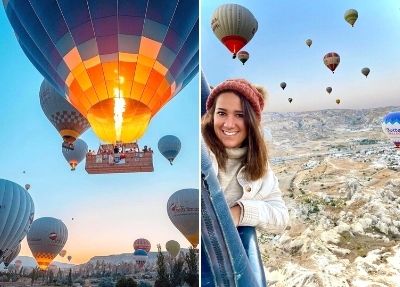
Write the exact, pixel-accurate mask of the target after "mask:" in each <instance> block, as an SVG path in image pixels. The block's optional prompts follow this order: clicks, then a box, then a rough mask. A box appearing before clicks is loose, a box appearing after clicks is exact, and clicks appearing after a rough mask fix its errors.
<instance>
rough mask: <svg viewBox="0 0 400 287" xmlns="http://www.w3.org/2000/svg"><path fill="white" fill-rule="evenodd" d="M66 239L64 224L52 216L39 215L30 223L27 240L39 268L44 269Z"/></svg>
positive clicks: (66, 233) (61, 247)
mask: <svg viewBox="0 0 400 287" xmlns="http://www.w3.org/2000/svg"><path fill="white" fill-rule="evenodd" d="M67 239H68V230H67V227H66V226H65V224H64V223H63V222H62V221H61V220H59V219H56V218H53V217H41V218H38V219H36V220H35V221H34V222H33V223H32V227H31V229H30V230H29V233H28V236H27V240H28V245H29V248H30V249H31V251H32V254H33V257H34V258H35V259H36V261H37V263H38V265H39V268H40V269H41V270H46V269H47V267H48V266H49V264H50V263H51V262H52V261H53V259H54V258H55V257H56V256H57V254H58V253H60V251H61V250H62V249H63V247H64V245H65V243H66V242H67Z"/></svg>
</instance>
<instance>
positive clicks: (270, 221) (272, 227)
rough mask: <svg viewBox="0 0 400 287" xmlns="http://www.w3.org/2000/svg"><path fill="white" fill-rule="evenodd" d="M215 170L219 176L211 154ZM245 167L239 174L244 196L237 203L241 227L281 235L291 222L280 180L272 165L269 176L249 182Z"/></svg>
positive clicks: (215, 161)
mask: <svg viewBox="0 0 400 287" xmlns="http://www.w3.org/2000/svg"><path fill="white" fill-rule="evenodd" d="M210 157H211V161H212V165H213V168H214V170H215V172H216V173H217V174H218V162H217V159H216V157H215V155H214V154H213V153H212V152H210ZM243 170H244V167H242V168H241V169H240V170H239V172H238V174H237V181H238V183H239V185H240V186H241V187H242V196H241V198H240V199H239V200H238V201H237V203H238V204H239V205H240V206H241V207H242V218H241V220H240V222H239V226H255V227H257V228H259V229H263V230H265V231H268V232H271V233H281V232H282V231H283V230H285V228H286V225H287V224H288V222H289V213H288V209H287V207H286V205H285V202H284V201H283V199H282V192H281V190H280V189H279V182H278V178H277V177H276V176H275V174H274V172H273V171H272V169H271V167H270V165H268V171H267V174H266V175H265V176H264V177H263V178H261V179H258V180H255V181H248V180H246V179H245V176H244V172H243Z"/></svg>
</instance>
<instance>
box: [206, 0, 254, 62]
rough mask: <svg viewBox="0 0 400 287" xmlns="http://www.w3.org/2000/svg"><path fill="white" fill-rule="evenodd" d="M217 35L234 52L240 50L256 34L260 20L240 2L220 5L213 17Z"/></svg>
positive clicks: (214, 30) (212, 25)
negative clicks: (239, 3)
mask: <svg viewBox="0 0 400 287" xmlns="http://www.w3.org/2000/svg"><path fill="white" fill-rule="evenodd" d="M211 29H212V30H213V32H214V34H215V36H216V37H217V38H218V39H219V40H220V41H221V42H222V43H223V44H224V45H225V46H226V47H227V48H228V50H229V51H231V52H232V53H233V58H236V53H237V52H238V51H240V49H242V48H243V47H244V46H245V45H246V44H247V43H248V42H249V41H250V40H251V39H252V38H253V36H254V34H255V33H256V32H257V29H258V22H257V20H256V18H255V17H254V16H253V14H252V13H251V12H250V11H249V10H248V9H247V8H245V7H243V6H240V5H238V4H224V5H221V6H219V7H218V8H217V9H216V10H215V11H214V14H213V16H212V18H211Z"/></svg>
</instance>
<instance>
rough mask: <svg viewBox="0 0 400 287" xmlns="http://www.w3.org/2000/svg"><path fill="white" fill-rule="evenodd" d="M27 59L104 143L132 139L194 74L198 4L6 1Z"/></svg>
mask: <svg viewBox="0 0 400 287" xmlns="http://www.w3.org/2000/svg"><path fill="white" fill-rule="evenodd" d="M3 5H4V8H5V10H6V13H7V16H8V19H9V20H10V22H11V25H12V27H13V29H14V31H15V34H16V35H17V39H18V42H19V44H20V45H21V47H22V49H23V51H24V52H25V54H26V56H27V57H28V58H29V60H30V61H31V62H32V64H33V65H34V66H35V67H36V68H37V69H38V70H39V71H40V73H42V75H43V76H44V77H45V78H46V79H47V80H48V81H49V82H50V83H51V85H52V86H54V87H55V88H56V89H57V90H58V92H59V93H60V94H61V95H63V96H64V95H65V97H66V98H67V99H68V101H69V102H70V103H71V104H72V105H73V106H74V107H75V108H76V109H77V110H78V111H79V112H80V113H81V114H82V115H83V116H84V117H86V118H87V120H88V121H89V123H90V126H91V127H92V129H93V131H94V132H95V134H96V135H97V136H98V137H99V138H100V139H101V140H102V141H104V142H109V143H115V142H117V141H118V142H133V141H135V140H137V139H138V138H140V137H141V136H142V135H143V134H144V133H145V131H146V129H147V126H148V124H149V122H150V120H151V118H152V117H153V116H154V115H156V113H157V112H158V111H159V110H160V109H161V108H162V107H163V106H165V105H166V104H167V103H168V101H169V100H171V99H172V98H173V97H174V96H175V95H177V94H178V93H179V91H180V90H182V88H184V87H185V85H186V84H188V83H189V82H190V80H191V79H192V78H193V77H194V76H195V75H196V74H197V73H198V62H199V60H198V58H199V45H198V42H199V37H198V35H199V25H198V24H199V19H198V18H199V16H198V15H199V11H198V1H195V0H185V1H182V0H170V1H163V0H154V1H144V0H139V1H128V0H107V1H105V0H102V1H98V0H74V1H70V0H29V1H28V0H9V1H3Z"/></svg>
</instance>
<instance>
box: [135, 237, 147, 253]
mask: <svg viewBox="0 0 400 287" xmlns="http://www.w3.org/2000/svg"><path fill="white" fill-rule="evenodd" d="M133 249H135V250H138V249H142V250H144V251H146V252H149V251H150V249H151V244H150V241H148V240H147V239H145V238H138V239H136V240H135V241H134V242H133Z"/></svg>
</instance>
